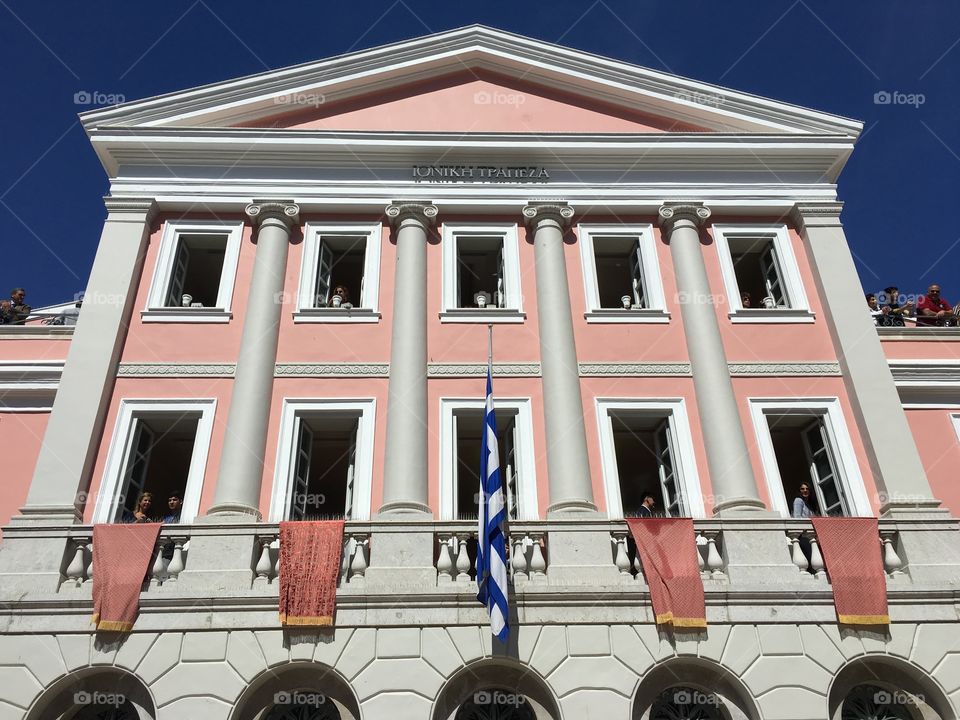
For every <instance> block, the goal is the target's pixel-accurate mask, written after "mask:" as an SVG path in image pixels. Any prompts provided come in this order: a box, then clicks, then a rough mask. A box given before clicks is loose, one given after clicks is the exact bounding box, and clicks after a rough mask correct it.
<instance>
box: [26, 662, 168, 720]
mask: <svg viewBox="0 0 960 720" xmlns="http://www.w3.org/2000/svg"><path fill="white" fill-rule="evenodd" d="M97 708H102V709H108V708H111V709H113V711H114V717H115V718H116V720H155V718H156V717H157V711H156V705H155V703H154V701H153V695H152V694H151V693H150V690H149V688H148V687H147V685H146V684H145V683H144V682H143V681H142V680H140V678H138V677H137V676H136V675H134V674H133V673H130V672H127V671H126V670H121V669H120V668H116V667H88V668H81V669H80V670H75V671H73V672H71V673H69V674H67V675H65V676H64V677H62V678H60V679H59V680H57V681H55V682H54V683H52V684H51V685H50V686H49V687H47V688H46V689H44V691H43V692H42V693H40V695H39V696H37V698H36V699H35V700H34V701H33V704H32V705H31V706H30V709H29V710H28V711H27V713H26V715H25V716H24V720H74V718H85V717H88V716H89V717H96V716H97V714H98V713H97V712H95V709H97ZM107 717H109V715H108V716H107Z"/></svg>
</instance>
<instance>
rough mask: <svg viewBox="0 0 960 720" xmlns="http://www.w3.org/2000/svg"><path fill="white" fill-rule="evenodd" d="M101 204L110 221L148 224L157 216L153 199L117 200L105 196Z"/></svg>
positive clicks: (155, 202)
mask: <svg viewBox="0 0 960 720" xmlns="http://www.w3.org/2000/svg"><path fill="white" fill-rule="evenodd" d="M103 204H104V206H105V207H106V208H107V213H108V214H109V216H110V219H111V220H127V221H134V222H144V223H149V222H150V221H151V220H153V218H154V217H156V215H157V210H158V209H159V208H158V207H157V201H156V200H154V199H153V198H118V197H112V196H110V195H107V196H106V197H104V198H103Z"/></svg>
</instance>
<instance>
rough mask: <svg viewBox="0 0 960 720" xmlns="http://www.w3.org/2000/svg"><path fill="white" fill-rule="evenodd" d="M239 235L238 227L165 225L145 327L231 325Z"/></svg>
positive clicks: (200, 223) (208, 223) (194, 223)
mask: <svg viewBox="0 0 960 720" xmlns="http://www.w3.org/2000/svg"><path fill="white" fill-rule="evenodd" d="M242 232H243V224H242V223H235V224H224V223H222V222H218V221H192V222H186V221H171V222H168V223H167V224H166V225H165V227H164V230H163V235H162V236H161V238H160V250H159V252H158V253H157V264H156V266H155V268H154V274H153V280H152V282H151V285H150V292H149V295H148V299H147V307H146V309H145V310H144V311H143V313H142V314H141V316H142V318H143V321H144V322H227V321H229V319H230V317H231V304H232V301H233V286H234V281H235V279H236V274H237V259H238V258H239V255H240V239H241V236H242Z"/></svg>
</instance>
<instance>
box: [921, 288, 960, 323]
mask: <svg viewBox="0 0 960 720" xmlns="http://www.w3.org/2000/svg"><path fill="white" fill-rule="evenodd" d="M956 324H957V316H956V315H955V314H954V313H953V307H952V306H951V305H950V303H948V302H947V301H946V300H944V299H943V298H942V297H940V286H939V285H937V284H933V285H931V286H930V287H928V288H927V294H926V295H924V296H923V297H922V298H920V302H918V303H917V325H926V326H930V325H940V326H944V325H956Z"/></svg>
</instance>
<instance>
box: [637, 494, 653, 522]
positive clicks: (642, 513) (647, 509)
mask: <svg viewBox="0 0 960 720" xmlns="http://www.w3.org/2000/svg"><path fill="white" fill-rule="evenodd" d="M641 497H642V499H641V500H640V507H639V508H638V509H637V517H642V518H643V517H653V508H654V506H656V504H657V501H656V500H654V499H653V495H652V494H651V493H649V492H645V493H643V495H642V496H641Z"/></svg>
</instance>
